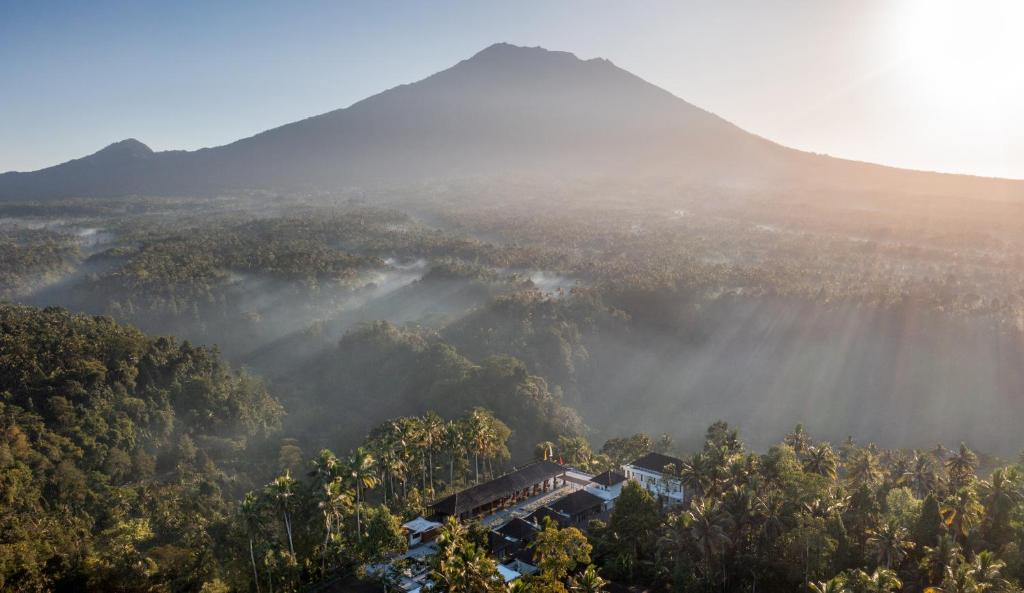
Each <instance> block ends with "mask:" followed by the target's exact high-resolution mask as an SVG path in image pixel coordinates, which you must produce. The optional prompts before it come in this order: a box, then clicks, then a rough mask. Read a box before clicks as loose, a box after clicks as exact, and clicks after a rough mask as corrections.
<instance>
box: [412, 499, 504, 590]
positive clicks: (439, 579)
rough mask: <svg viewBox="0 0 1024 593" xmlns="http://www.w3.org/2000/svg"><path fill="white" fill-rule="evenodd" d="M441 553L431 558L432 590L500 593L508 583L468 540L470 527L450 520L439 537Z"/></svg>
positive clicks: (490, 561)
mask: <svg viewBox="0 0 1024 593" xmlns="http://www.w3.org/2000/svg"><path fill="white" fill-rule="evenodd" d="M437 545H438V552H437V554H435V555H434V556H433V557H432V559H431V573H430V579H431V581H432V584H431V585H429V587H428V589H427V590H428V591H445V592H447V593H498V592H504V591H505V583H504V581H503V579H502V578H501V575H500V574H499V573H498V568H497V565H496V564H495V562H494V560H492V559H490V558H489V557H488V556H487V552H486V551H485V550H484V549H483V548H481V547H480V546H478V545H477V544H476V543H474V542H472V541H471V540H470V539H469V538H468V537H467V532H466V528H465V527H463V526H462V525H460V524H459V522H458V520H456V519H455V518H454V517H449V518H448V520H447V521H446V522H445V524H444V526H443V527H442V528H441V532H440V534H439V535H438V538H437Z"/></svg>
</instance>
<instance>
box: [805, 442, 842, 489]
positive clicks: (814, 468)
mask: <svg viewBox="0 0 1024 593" xmlns="http://www.w3.org/2000/svg"><path fill="white" fill-rule="evenodd" d="M803 465H804V471H805V472H807V473H811V474H818V475H819V476H824V477H826V478H828V479H830V480H835V479H836V470H837V467H838V461H837V460H836V454H835V452H834V451H832V445H830V444H828V443H822V444H821V445H817V446H814V445H812V446H810V447H808V449H807V454H806V456H805V457H804V462H803Z"/></svg>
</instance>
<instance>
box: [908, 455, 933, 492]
mask: <svg viewBox="0 0 1024 593" xmlns="http://www.w3.org/2000/svg"><path fill="white" fill-rule="evenodd" d="M909 472H910V473H909V475H908V476H907V483H908V484H909V485H910V488H911V490H913V491H914V496H917V497H918V498H924V497H926V496H928V494H929V493H931V492H932V491H934V490H935V487H936V486H937V485H938V475H937V474H936V473H935V458H934V457H933V456H931V455H929V454H927V453H924V452H922V451H915V452H914V459H913V461H912V462H911V464H910V470H909Z"/></svg>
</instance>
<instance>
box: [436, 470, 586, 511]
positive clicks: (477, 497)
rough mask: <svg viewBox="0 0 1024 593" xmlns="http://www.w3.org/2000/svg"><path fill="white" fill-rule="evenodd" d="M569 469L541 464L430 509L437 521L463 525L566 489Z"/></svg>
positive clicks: (459, 495) (496, 479)
mask: <svg viewBox="0 0 1024 593" xmlns="http://www.w3.org/2000/svg"><path fill="white" fill-rule="evenodd" d="M565 472H566V468H565V467H563V466H561V465H559V464H557V463H553V462H551V461H537V462H534V463H531V464H529V465H527V466H525V467H522V468H520V469H518V470H516V471H514V472H512V473H508V474H505V475H504V476H501V477H498V478H495V479H493V480H491V481H489V482H484V483H483V484H478V485H476V486H473V487H471V488H467V489H465V490H462V491H461V492H456V493H455V494H452V495H451V496H447V497H445V498H442V499H441V500H439V501H437V502H435V503H434V504H432V505H431V506H430V508H431V510H432V511H433V512H434V515H435V517H452V516H454V517H455V518H457V519H458V520H460V521H462V520H465V519H470V518H474V517H480V516H483V515H488V514H491V513H494V512H496V511H499V510H501V509H505V508H509V507H513V506H515V505H516V504H519V503H521V502H523V501H525V500H527V499H530V498H533V497H536V496H541V495H543V494H546V493H548V492H551V491H552V490H556V489H558V488H561V487H563V486H564V485H565Z"/></svg>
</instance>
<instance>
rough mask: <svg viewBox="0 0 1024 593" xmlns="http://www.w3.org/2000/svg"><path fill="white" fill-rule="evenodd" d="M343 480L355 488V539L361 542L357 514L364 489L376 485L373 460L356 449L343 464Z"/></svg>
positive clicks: (360, 525)
mask: <svg viewBox="0 0 1024 593" xmlns="http://www.w3.org/2000/svg"><path fill="white" fill-rule="evenodd" d="M345 480H346V481H347V482H348V483H349V484H351V485H352V486H354V487H355V491H356V539H357V540H358V541H362V537H363V526H362V518H361V516H360V512H359V505H360V503H361V501H362V492H363V489H364V488H373V487H374V486H376V485H377V473H376V471H375V470H374V459H373V455H371V454H370V453H369V452H368V451H367V450H366V449H363V448H362V447H359V448H357V449H356V450H355V451H353V452H352V455H351V456H350V457H349V458H348V462H347V463H346V464H345Z"/></svg>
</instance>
